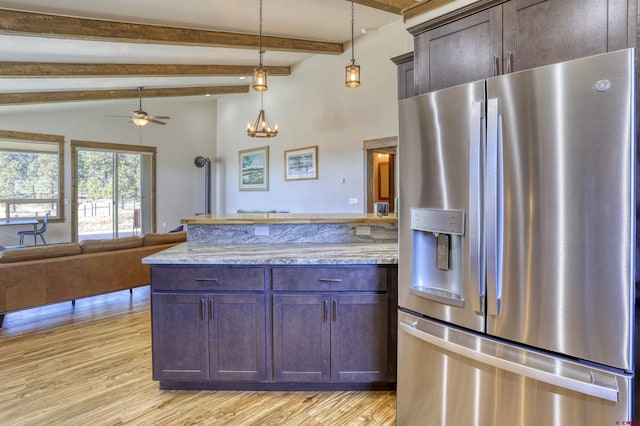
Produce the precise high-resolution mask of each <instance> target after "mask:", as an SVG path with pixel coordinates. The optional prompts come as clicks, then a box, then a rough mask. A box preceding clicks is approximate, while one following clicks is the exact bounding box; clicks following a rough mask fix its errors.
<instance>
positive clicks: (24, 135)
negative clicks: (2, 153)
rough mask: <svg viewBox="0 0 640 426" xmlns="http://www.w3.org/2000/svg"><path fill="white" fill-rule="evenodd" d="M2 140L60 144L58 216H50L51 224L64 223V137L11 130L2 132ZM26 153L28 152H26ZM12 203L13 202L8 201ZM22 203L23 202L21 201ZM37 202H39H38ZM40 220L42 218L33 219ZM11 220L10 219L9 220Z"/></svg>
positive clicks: (0, 137) (0, 132)
mask: <svg viewBox="0 0 640 426" xmlns="http://www.w3.org/2000/svg"><path fill="white" fill-rule="evenodd" d="M0 139H4V140H7V141H9V142H11V141H16V142H25V143H30V142H32V143H51V144H54V143H55V144H58V201H57V204H58V209H57V213H58V214H57V215H55V216H49V221H51V222H64V220H65V210H64V170H65V167H64V136H60V135H50V134H45V133H32V132H19V131H11V130H0ZM25 152H26V151H25ZM7 201H12V200H7ZM21 201H22V200H21ZM36 202H37V201H36ZM33 218H34V219H38V218H40V217H35V216H34V217H33ZM7 219H9V218H7Z"/></svg>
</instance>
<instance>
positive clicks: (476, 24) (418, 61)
mask: <svg viewBox="0 0 640 426" xmlns="http://www.w3.org/2000/svg"><path fill="white" fill-rule="evenodd" d="M414 49H415V50H414V52H415V54H414V64H415V69H414V70H415V73H416V92H417V93H418V94H422V93H427V92H431V91H433V90H438V89H444V88H446V87H452V86H456V85H458V84H463V83H468V82H471V81H476V80H481V79H483V78H487V77H491V76H494V75H498V74H499V73H500V72H501V68H500V58H501V57H502V6H495V7H493V8H491V9H489V10H484V11H481V12H478V13H476V14H474V15H471V16H467V17H465V18H462V19H459V20H457V21H454V22H451V23H449V24H446V25H443V26H441V27H438V28H434V29H432V30H430V31H425V32H421V33H419V34H417V35H415V37H414Z"/></svg>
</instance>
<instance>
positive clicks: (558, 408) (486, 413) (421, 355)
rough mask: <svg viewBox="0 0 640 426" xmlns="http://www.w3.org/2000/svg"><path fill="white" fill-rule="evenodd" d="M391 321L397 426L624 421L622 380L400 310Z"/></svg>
mask: <svg viewBox="0 0 640 426" xmlns="http://www.w3.org/2000/svg"><path fill="white" fill-rule="evenodd" d="M398 323H399V330H398V345H399V347H401V348H402V350H401V351H399V352H398V389H397V424H398V425H423V424H438V425H467V424H468V425H496V426H512V425H518V426H539V425H549V426H563V425H615V424H632V415H631V410H632V405H633V404H632V389H631V386H632V376H630V375H626V374H614V373H612V372H611V371H610V370H605V369H599V368H597V367H596V366H594V365H585V364H579V363H576V362H572V361H568V360H565V359H562V358H556V357H552V356H549V355H544V354H541V353H540V352H534V351H531V350H527V349H524V348H521V347H518V346H515V345H508V344H504V343H499V342H498V341H494V340H490V339H487V338H483V337H482V336H481V335H477V334H473V333H468V332H464V331H461V330H459V329H454V328H451V327H446V326H443V325H442V324H441V323H436V322H432V321H426V320H423V319H420V318H418V317H415V316H412V315H408V314H405V313H402V312H400V313H399V316H398ZM425 419H428V422H425ZM636 420H637V419H636Z"/></svg>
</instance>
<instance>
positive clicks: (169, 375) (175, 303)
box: [151, 293, 209, 381]
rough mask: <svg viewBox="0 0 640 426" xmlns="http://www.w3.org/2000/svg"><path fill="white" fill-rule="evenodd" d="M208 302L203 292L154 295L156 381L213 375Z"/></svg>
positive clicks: (202, 378) (153, 337)
mask: <svg viewBox="0 0 640 426" xmlns="http://www.w3.org/2000/svg"><path fill="white" fill-rule="evenodd" d="M205 302H206V296H205V295H203V294H160V293H153V294H152V296H151V316H152V349H153V379H154V380H169V381H171V380H175V381H199V380H207V379H208V378H209V352H208V350H207V335H208V332H207V321H206V320H205V314H206V312H205V309H206V307H205Z"/></svg>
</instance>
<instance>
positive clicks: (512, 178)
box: [486, 49, 636, 370]
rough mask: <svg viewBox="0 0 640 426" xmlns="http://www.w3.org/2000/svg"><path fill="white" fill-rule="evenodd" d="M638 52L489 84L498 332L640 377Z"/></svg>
mask: <svg viewBox="0 0 640 426" xmlns="http://www.w3.org/2000/svg"><path fill="white" fill-rule="evenodd" d="M634 80H635V49H631V50H621V51H617V52H612V53H608V54H603V55H598V56H595V57H590V58H584V59H578V60H574V61H571V62H566V63H563V64H558V65H551V66H547V67H542V68H538V69H535V70H531V71H524V72H520V73H515V74H509V75H506V76H502V77H497V78H492V79H489V80H488V81H487V96H488V117H487V120H488V128H487V165H488V166H487V167H488V171H487V188H488V192H487V200H486V205H487V214H486V216H487V242H488V247H487V291H488V293H487V302H488V303H487V306H488V332H489V333H491V334H493V335H496V336H500V337H503V338H506V339H509V340H512V341H517V342H522V343H525V344H527V345H531V346H534V347H540V348H545V349H548V350H551V351H554V352H558V353H563V354H567V355H570V356H573V357H577V358H581V359H587V360H590V361H594V362H598V363H601V364H605V365H609V366H614V367H617V368H621V369H624V370H631V369H632V367H633V366H632V365H631V358H632V356H631V355H632V354H631V349H632V344H631V333H632V326H631V323H632V320H633V309H634V306H633V302H634V300H633V295H634V282H633V277H634V249H635V244H636V242H635V226H636V225H635V215H636V212H635V209H636V205H635V185H634V176H635V156H636V145H635V138H636V136H635V127H634V126H635V106H634V104H635V85H634Z"/></svg>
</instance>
